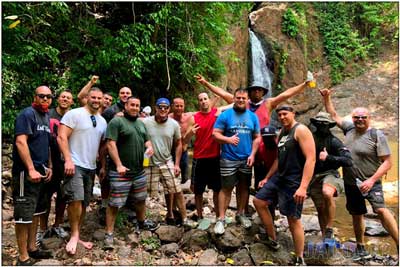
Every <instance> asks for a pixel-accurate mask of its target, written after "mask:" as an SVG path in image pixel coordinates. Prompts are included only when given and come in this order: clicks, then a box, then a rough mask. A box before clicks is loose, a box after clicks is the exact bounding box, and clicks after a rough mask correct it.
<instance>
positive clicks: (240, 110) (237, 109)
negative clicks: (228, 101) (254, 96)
mask: <svg viewBox="0 0 400 267" xmlns="http://www.w3.org/2000/svg"><path fill="white" fill-rule="evenodd" d="M233 110H234V111H236V112H238V113H243V112H245V111H246V106H244V107H238V106H236V105H233Z"/></svg>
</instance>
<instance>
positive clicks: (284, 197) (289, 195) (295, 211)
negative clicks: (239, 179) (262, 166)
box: [255, 174, 303, 219]
mask: <svg viewBox="0 0 400 267" xmlns="http://www.w3.org/2000/svg"><path fill="white" fill-rule="evenodd" d="M300 179H301V177H300ZM298 188H299V184H297V183H290V182H288V181H287V180H286V179H283V178H282V177H280V176H279V175H278V174H275V175H274V176H272V177H271V178H270V179H269V180H268V182H267V183H265V184H264V186H263V187H262V188H261V189H260V190H259V191H258V192H257V194H256V196H255V197H256V198H257V199H261V200H264V201H266V202H268V204H269V205H274V206H276V204H278V205H279V211H280V213H281V214H282V215H285V216H287V217H294V218H296V219H300V218H301V212H302V210H303V204H297V203H296V202H295V201H294V197H293V195H294V193H295V192H296V190H297V189H298Z"/></svg>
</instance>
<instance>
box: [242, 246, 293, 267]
mask: <svg viewBox="0 0 400 267" xmlns="http://www.w3.org/2000/svg"><path fill="white" fill-rule="evenodd" d="M249 251H250V256H251V258H252V260H253V261H254V264H255V265H261V264H264V262H265V261H271V262H273V264H274V265H288V264H289V263H290V262H291V259H292V256H291V255H290V250H287V249H286V248H281V249H279V250H278V251H272V250H271V249H270V248H268V247H267V246H265V245H264V244H261V243H255V244H252V245H250V247H249ZM264 265H265V264H264Z"/></svg>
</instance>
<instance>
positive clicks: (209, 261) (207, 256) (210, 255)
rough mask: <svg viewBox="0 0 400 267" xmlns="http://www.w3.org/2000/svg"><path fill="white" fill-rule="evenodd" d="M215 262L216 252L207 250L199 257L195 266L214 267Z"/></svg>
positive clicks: (216, 260)
mask: <svg viewBox="0 0 400 267" xmlns="http://www.w3.org/2000/svg"><path fill="white" fill-rule="evenodd" d="M217 262H218V252H217V251H215V250H213V249H207V250H205V251H204V252H203V253H202V254H201V255H200V257H199V261H198V262H197V265H200V266H202V265H207V266H215V265H216V264H217Z"/></svg>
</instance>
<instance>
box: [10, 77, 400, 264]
mask: <svg viewBox="0 0 400 267" xmlns="http://www.w3.org/2000/svg"><path fill="white" fill-rule="evenodd" d="M196 79H197V80H198V82H199V83H200V84H202V85H203V86H205V87H207V88H208V89H209V90H210V91H212V92H213V93H214V94H215V95H217V96H218V97H216V98H214V99H210V98H209V96H208V94H207V93H200V94H199V95H198V97H197V100H198V105H199V111H198V112H187V113H185V112H184V109H185V106H184V100H183V99H182V98H179V97H178V98H175V99H174V100H173V102H172V103H170V101H169V99H167V98H159V99H158V100H157V101H156V103H155V113H154V116H141V102H140V99H139V98H138V97H135V96H132V91H131V89H130V88H128V87H122V88H121V89H120V91H119V100H118V102H117V103H116V104H114V105H111V103H112V96H111V94H106V93H104V94H103V92H102V91H101V90H100V89H99V88H97V87H93V86H94V84H95V83H96V82H97V80H98V77H97V76H93V77H92V79H91V80H90V81H89V82H88V84H87V85H85V87H84V88H82V90H81V92H80V93H79V94H78V100H79V102H80V104H81V105H82V107H80V108H76V109H72V110H70V108H71V106H72V104H73V97H72V94H71V92H69V91H63V92H61V93H60V95H59V97H58V105H57V107H56V108H54V109H51V110H50V112H49V110H48V108H49V106H50V105H51V102H52V99H53V95H52V92H51V90H50V89H49V88H48V87H46V86H40V87H38V88H37V89H36V90H35V96H34V102H33V104H32V107H28V108H26V109H24V110H23V111H22V112H21V113H20V114H19V115H18V117H17V119H16V124H15V143H14V154H13V156H14V165H13V177H14V179H13V184H14V186H13V196H14V205H15V210H14V212H15V214H14V218H15V222H16V227H15V229H16V237H17V243H18V247H19V253H20V254H19V258H18V261H17V264H18V265H32V264H33V263H34V260H35V259H39V258H48V257H50V256H51V253H49V252H48V251H45V250H42V249H38V248H37V244H36V232H37V226H38V223H39V218H41V219H40V225H41V229H42V230H45V229H46V228H47V224H48V222H47V220H48V213H49V208H50V201H51V196H52V195H53V193H54V192H57V201H56V219H55V223H54V225H53V227H52V228H51V230H52V231H53V232H54V233H55V234H57V235H58V236H59V237H61V238H67V237H68V236H69V235H70V239H69V241H68V243H67V245H66V250H67V252H68V253H70V254H75V253H76V249H77V244H78V243H80V244H82V245H83V246H84V247H85V248H87V249H90V248H92V246H93V244H92V243H91V242H88V241H83V240H82V239H81V238H80V229H81V227H82V224H83V222H84V217H85V211H86V207H87V206H88V204H89V201H90V198H91V192H92V188H93V182H94V177H95V175H96V172H97V174H98V177H99V180H100V183H101V191H102V208H103V210H104V211H105V224H106V235H105V240H104V248H105V249H112V248H113V243H114V237H113V232H114V224H115V220H116V217H117V213H118V210H119V209H120V208H121V207H123V206H127V207H128V208H131V209H133V210H135V212H136V217H137V225H136V229H137V230H139V231H140V230H141V229H147V230H155V229H156V228H157V227H158V224H157V223H155V222H153V221H151V220H148V219H146V218H145V214H146V212H145V210H146V198H147V195H148V194H149V196H150V197H158V195H159V192H160V184H161V185H162V190H163V193H164V196H165V203H166V207H167V215H166V218H165V220H166V223H167V224H173V225H178V226H179V225H185V226H188V227H194V225H195V223H194V222H193V221H192V220H190V219H188V218H187V213H186V206H185V201H184V197H183V193H182V188H181V183H184V182H186V180H187V179H188V170H187V169H188V153H187V152H188V144H189V143H190V142H191V140H192V137H193V136H194V137H195V141H194V143H193V163H192V172H191V173H192V175H191V181H190V183H191V186H190V187H191V190H192V191H193V192H194V194H195V204H196V210H197V218H198V222H200V220H202V219H203V193H204V192H205V189H206V187H207V188H209V189H212V190H213V202H214V211H215V215H216V223H215V225H214V232H215V234H217V235H222V234H223V233H224V232H225V227H226V220H225V213H226V210H227V208H228V205H229V202H230V199H231V194H232V192H233V189H234V188H235V187H236V195H237V202H238V203H237V207H238V208H237V214H236V218H235V219H236V221H237V223H239V224H241V225H242V226H243V227H244V228H246V229H248V228H250V227H251V225H252V222H251V217H250V216H249V214H248V202H249V192H250V186H251V179H252V173H253V167H254V176H255V182H254V185H255V187H256V189H257V190H258V192H257V194H256V196H255V198H254V201H253V203H254V206H255V208H256V210H257V213H258V215H259V216H260V218H261V220H262V222H263V225H264V227H265V231H264V232H262V233H260V235H258V236H257V238H258V240H259V241H260V242H262V243H264V244H267V245H268V246H269V247H271V248H272V249H275V250H277V249H279V247H280V245H279V243H278V242H277V236H276V233H275V230H274V224H273V211H274V210H275V207H276V205H278V206H279V210H280V213H281V214H283V215H285V216H287V219H288V223H289V229H290V231H291V233H292V237H293V241H294V247H295V254H296V259H295V264H296V265H304V264H305V262H304V259H303V250H304V230H303V226H302V224H301V220H300V218H301V213H302V205H303V202H304V200H305V199H306V197H307V195H309V196H311V198H312V200H313V201H314V203H315V206H316V208H317V211H318V218H319V223H320V227H321V232H322V235H323V237H324V238H333V228H332V227H333V219H334V216H335V209H336V207H335V201H334V196H337V195H338V194H340V193H341V191H342V190H343V179H341V178H340V176H339V173H338V171H337V169H338V168H339V167H343V176H344V189H345V192H346V198H347V204H346V207H347V209H348V210H349V212H350V214H351V215H352V217H353V225H354V231H355V235H356V240H357V250H356V253H355V259H357V258H368V257H369V256H370V255H369V254H368V252H367V251H366V250H365V248H364V243H365V241H364V237H363V233H364V223H363V214H364V213H366V208H365V201H364V199H367V200H368V201H369V202H370V203H371V205H372V207H373V209H374V212H376V213H377V214H378V216H379V218H380V219H381V221H382V224H383V226H384V227H385V229H387V230H388V232H389V234H390V235H391V236H392V237H393V239H394V240H395V242H396V244H397V247H398V229H397V223H396V220H395V219H394V217H393V215H392V214H391V213H390V211H389V210H388V209H386V208H385V205H384V200H383V192H382V185H381V181H380V178H381V177H382V176H383V175H384V174H385V173H386V172H387V171H388V170H389V169H390V167H391V157H390V150H389V148H388V145H387V140H386V137H385V136H384V134H383V133H382V132H381V131H379V130H375V129H370V125H369V124H370V114H369V113H368V110H366V109H365V108H356V109H355V110H353V111H352V119H353V122H352V123H351V122H346V121H344V120H343V119H342V118H341V117H339V115H338V114H337V113H336V111H335V110H334V108H333V105H332V102H331V99H330V95H331V91H330V90H328V89H323V90H320V93H321V95H322V97H323V102H324V103H325V107H326V110H327V112H328V113H329V114H330V115H331V117H332V118H333V120H331V119H330V118H329V114H327V113H323V112H320V113H318V114H317V116H315V117H314V118H312V119H311V124H310V127H307V126H305V125H303V124H301V123H298V122H297V121H296V120H295V110H294V108H293V107H292V106H291V105H288V104H285V103H284V102H285V101H286V100H287V99H289V98H290V97H292V96H294V95H296V94H299V93H301V92H302V91H303V90H304V89H305V88H306V87H307V85H308V82H304V83H301V84H299V85H297V86H295V87H292V88H289V89H287V90H286V91H284V92H283V93H281V94H279V95H277V96H275V97H271V98H266V99H264V95H265V94H266V93H267V90H268V89H266V88H264V87H262V86H250V87H248V88H246V89H237V90H236V91H235V92H234V94H233V95H232V94H230V93H228V92H227V91H225V90H223V89H221V88H219V87H217V86H215V85H212V84H211V83H209V82H208V81H206V80H205V79H204V77H202V76H201V75H198V76H196ZM110 96H111V98H110ZM219 97H221V98H223V99H224V100H225V101H226V102H227V103H229V104H230V105H228V106H223V107H216V103H217V101H218V100H219ZM110 100H111V101H110ZM273 110H275V112H276V113H277V115H278V119H279V122H280V123H281V125H282V129H281V131H280V132H279V133H278V132H277V129H276V128H274V127H272V126H271V125H270V114H271V113H272V111H273ZM170 111H172V112H171V113H170ZM335 125H338V126H339V127H340V128H342V129H343V130H344V132H345V141H344V144H343V143H342V142H341V141H340V140H339V139H338V138H336V137H334V136H333V135H332V134H331V132H330V130H329V129H330V128H331V127H333V126H335ZM144 158H150V163H149V165H148V166H147V164H145V165H146V166H144V164H143V160H144ZM356 178H358V179H360V180H361V181H362V184H361V186H359V187H358V186H357V185H356V184H355V179H356ZM66 206H67V211H68V219H69V224H70V227H71V232H70V234H68V233H67V232H66V231H65V230H64V229H63V228H62V227H60V225H61V224H62V223H63V219H64V210H65V207H66ZM176 209H178V211H176ZM177 215H179V218H177ZM249 217H250V218H249Z"/></svg>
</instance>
